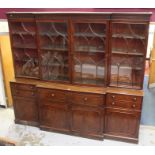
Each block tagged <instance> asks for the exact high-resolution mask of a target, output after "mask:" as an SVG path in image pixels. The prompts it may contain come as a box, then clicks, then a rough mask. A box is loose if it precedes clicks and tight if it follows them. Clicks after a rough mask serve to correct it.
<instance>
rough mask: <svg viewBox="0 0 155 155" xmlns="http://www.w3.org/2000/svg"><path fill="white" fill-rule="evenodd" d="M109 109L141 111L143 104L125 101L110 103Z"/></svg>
mask: <svg viewBox="0 0 155 155" xmlns="http://www.w3.org/2000/svg"><path fill="white" fill-rule="evenodd" d="M107 107H111V108H125V109H133V110H141V103H137V102H125V101H109V102H107Z"/></svg>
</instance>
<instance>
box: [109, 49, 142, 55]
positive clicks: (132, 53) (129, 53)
mask: <svg viewBox="0 0 155 155" xmlns="http://www.w3.org/2000/svg"><path fill="white" fill-rule="evenodd" d="M112 54H120V55H131V56H144V54H143V53H135V52H128V53H127V52H121V51H115V50H112Z"/></svg>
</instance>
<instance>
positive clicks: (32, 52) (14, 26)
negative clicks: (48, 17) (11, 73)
mask: <svg viewBox="0 0 155 155" xmlns="http://www.w3.org/2000/svg"><path fill="white" fill-rule="evenodd" d="M9 26H10V35H11V43H12V51H13V57H14V67H15V75H16V77H30V78H39V60H38V50H37V42H36V25H35V22H34V20H33V19H27V20H23V21H22V20H17V21H16V20H13V21H10V22H9Z"/></svg>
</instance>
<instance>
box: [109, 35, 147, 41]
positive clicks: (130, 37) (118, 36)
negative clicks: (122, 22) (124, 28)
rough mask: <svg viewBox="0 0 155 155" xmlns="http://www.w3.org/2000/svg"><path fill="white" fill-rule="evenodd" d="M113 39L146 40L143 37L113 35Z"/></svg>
mask: <svg viewBox="0 0 155 155" xmlns="http://www.w3.org/2000/svg"><path fill="white" fill-rule="evenodd" d="M112 37H113V38H124V39H141V40H144V39H146V38H145V37H143V36H132V35H124V34H113V35H112Z"/></svg>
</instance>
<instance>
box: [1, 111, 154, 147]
mask: <svg viewBox="0 0 155 155" xmlns="http://www.w3.org/2000/svg"><path fill="white" fill-rule="evenodd" d="M0 137H3V138H9V139H10V140H13V141H16V143H17V145H19V146H25V145H28V146H36V145H37V146H56V145H58V146H62V145H69V146H70V145H78V146H109V145H110V146H118V145H121V146H129V145H130V146H132V145H133V146H135V145H155V127H150V126H141V127H140V134H139V144H131V143H125V142H119V141H113V140H104V141H98V140H92V139H87V138H81V137H76V136H69V135H64V134H58V133H53V132H46V131H41V130H40V129H39V128H36V127H30V126H25V125H17V124H15V123H14V113H13V109H11V108H8V109H0Z"/></svg>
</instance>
